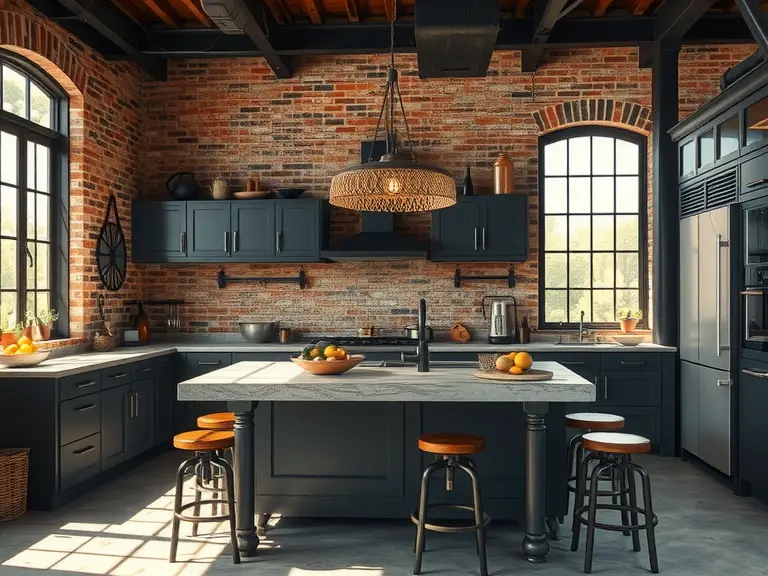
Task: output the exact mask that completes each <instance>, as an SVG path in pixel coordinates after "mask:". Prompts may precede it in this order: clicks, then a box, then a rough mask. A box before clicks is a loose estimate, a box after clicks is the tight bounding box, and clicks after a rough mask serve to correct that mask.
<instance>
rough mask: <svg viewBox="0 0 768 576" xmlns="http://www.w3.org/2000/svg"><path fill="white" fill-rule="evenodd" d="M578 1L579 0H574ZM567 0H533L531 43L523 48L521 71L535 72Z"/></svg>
mask: <svg viewBox="0 0 768 576" xmlns="http://www.w3.org/2000/svg"><path fill="white" fill-rule="evenodd" d="M574 1H576V2H579V1H580V0H574ZM567 3H568V0H534V5H533V37H532V38H531V45H530V46H528V47H526V48H524V49H523V65H522V69H523V72H535V71H536V68H538V67H539V60H541V57H542V55H543V54H544V45H545V44H546V43H547V42H548V41H549V37H550V36H551V35H552V30H553V28H554V27H555V23H556V22H557V20H558V19H559V18H560V15H561V14H562V13H563V10H564V9H565V5H566V4H567Z"/></svg>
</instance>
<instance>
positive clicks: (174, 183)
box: [165, 172, 200, 200]
mask: <svg viewBox="0 0 768 576" xmlns="http://www.w3.org/2000/svg"><path fill="white" fill-rule="evenodd" d="M165 187H166V189H167V190H168V192H170V193H171V198H173V199H174V200H195V199H196V198H197V196H198V194H200V186H199V185H198V183H197V180H195V175H194V174H193V173H192V172H176V174H173V175H172V176H171V177H170V178H168V180H167V181H166V182H165Z"/></svg>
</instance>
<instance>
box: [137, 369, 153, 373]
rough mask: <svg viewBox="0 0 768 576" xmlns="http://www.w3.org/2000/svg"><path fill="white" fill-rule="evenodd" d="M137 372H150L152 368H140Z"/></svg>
mask: <svg viewBox="0 0 768 576" xmlns="http://www.w3.org/2000/svg"><path fill="white" fill-rule="evenodd" d="M139 372H152V368H142V369H141V370H139Z"/></svg>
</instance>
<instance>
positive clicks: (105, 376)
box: [101, 364, 131, 390]
mask: <svg viewBox="0 0 768 576" xmlns="http://www.w3.org/2000/svg"><path fill="white" fill-rule="evenodd" d="M130 381H131V366H130V364H122V365H121V366H114V367H112V368H105V369H104V370H102V372H101V388H102V389H103V390H107V389H108V388H114V387H115V386H120V384H126V383H128V382H130Z"/></svg>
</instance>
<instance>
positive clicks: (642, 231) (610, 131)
mask: <svg viewBox="0 0 768 576" xmlns="http://www.w3.org/2000/svg"><path fill="white" fill-rule="evenodd" d="M584 136H597V137H600V136H602V137H606V138H615V139H620V140H624V141H627V142H631V143H632V144H637V145H638V147H639V148H638V154H639V158H638V187H639V196H640V197H639V199H638V200H639V203H638V211H639V212H638V227H639V230H638V241H639V246H638V265H639V267H640V270H639V276H638V290H639V295H638V296H639V309H640V311H641V312H642V315H643V317H642V319H641V320H640V321H639V322H638V324H637V326H638V328H647V327H648V276H649V274H648V138H647V137H646V136H644V135H642V134H639V133H637V132H633V131H631V130H627V129H623V128H615V127H611V126H598V125H591V126H573V127H570V128H563V129H560V130H555V131H553V132H549V133H547V134H543V135H542V136H540V137H539V160H538V161H539V170H538V178H539V179H538V183H539V184H538V204H539V224H538V233H539V254H538V258H539V266H538V268H539V303H538V316H539V322H538V328H539V330H558V329H562V328H566V329H574V328H577V327H578V326H579V323H578V322H546V321H545V318H546V316H545V301H544V297H545V286H546V270H545V266H544V257H545V254H546V252H545V250H544V240H545V238H544V232H545V224H544V223H545V220H544V216H545V214H544V196H545V194H546V192H545V190H544V181H545V180H544V147H545V146H547V145H548V144H553V143H555V142H560V141H562V140H567V139H569V138H578V137H584ZM590 146H591V144H590ZM615 156H616V150H615V147H614V170H615V166H616V158H615ZM590 159H591V154H590ZM566 165H568V158H567V156H566ZM583 176H589V177H590V178H592V177H593V176H595V175H593V174H592V162H591V160H590V167H589V174H588V175H586V174H585V175H583ZM597 176H603V175H601V174H598V175H597ZM613 176H614V178H615V177H616V174H615V172H614V174H613ZM566 178H567V176H566ZM614 189H615V188H614ZM566 202H568V195H567V192H566ZM607 214H614V215H615V214H617V212H616V211H615V210H614V212H612V213H607V212H602V213H596V212H585V213H584V214H583V215H584V216H590V218H591V217H592V216H594V215H603V216H604V215H607ZM615 234H616V232H615V229H614V237H615ZM614 240H615V238H614ZM591 242H592V241H591V240H590V246H591ZM556 252H563V251H560V250H557V251H556ZM571 252H572V251H571V250H570V248H569V247H567V249H566V250H565V253H566V254H570V253H571ZM576 252H579V251H576ZM581 252H583V253H589V254H594V253H595V252H603V251H600V250H598V251H594V250H591V249H590V250H589V251H581ZM606 252H607V251H606ZM612 252H614V253H616V252H621V250H616V245H615V242H614V249H613V250H612ZM566 266H568V263H567V262H566ZM567 274H568V272H567V271H566V278H567ZM590 282H591V280H590ZM570 290H571V288H570V287H569V286H568V281H567V279H566V288H565V291H566V293H568V292H570ZM592 290H593V289H592V288H590V291H592ZM613 291H614V304H615V298H616V297H615V294H616V286H615V283H614V287H613ZM568 306H569V303H568V301H566V310H568ZM614 312H616V307H615V306H614ZM584 325H585V326H589V327H590V328H594V329H598V330H611V329H616V328H617V327H618V320H615V321H614V322H584Z"/></svg>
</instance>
